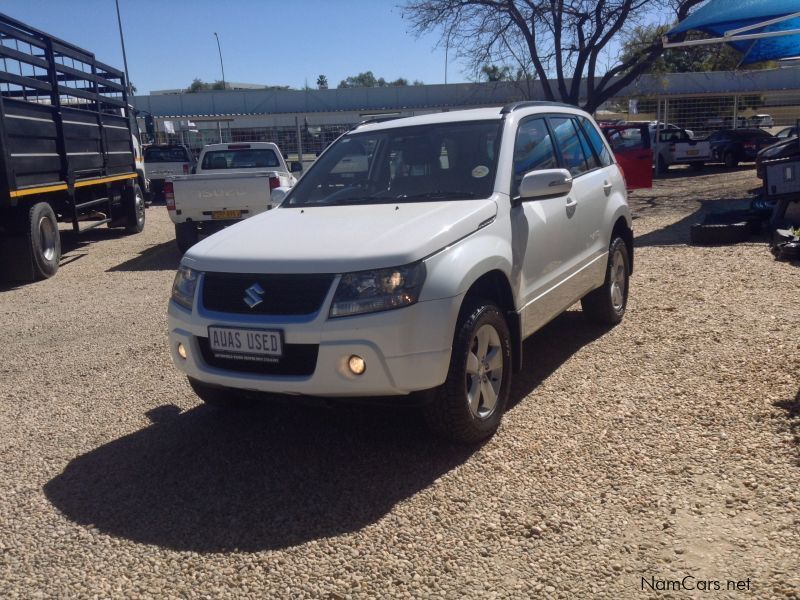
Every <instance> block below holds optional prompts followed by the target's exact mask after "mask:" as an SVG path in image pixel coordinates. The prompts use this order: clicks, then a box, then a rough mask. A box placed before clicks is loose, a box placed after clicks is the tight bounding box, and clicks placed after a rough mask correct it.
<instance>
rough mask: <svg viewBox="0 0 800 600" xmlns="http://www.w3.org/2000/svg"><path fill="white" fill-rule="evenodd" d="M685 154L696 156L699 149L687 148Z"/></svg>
mask: <svg viewBox="0 0 800 600" xmlns="http://www.w3.org/2000/svg"><path fill="white" fill-rule="evenodd" d="M686 154H688V155H689V156H697V155H698V154H700V151H699V150H687V151H686Z"/></svg>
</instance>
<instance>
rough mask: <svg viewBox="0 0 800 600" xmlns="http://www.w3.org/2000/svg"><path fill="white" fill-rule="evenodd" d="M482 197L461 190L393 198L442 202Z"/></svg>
mask: <svg viewBox="0 0 800 600" xmlns="http://www.w3.org/2000/svg"><path fill="white" fill-rule="evenodd" d="M481 197H483V196H481V195H479V194H476V193H475V192H465V191H463V190H457V191H450V190H434V191H432V192H424V193H421V194H410V195H409V194H401V195H399V196H395V199H398V200H416V199H419V198H428V199H430V200H442V199H445V198H481Z"/></svg>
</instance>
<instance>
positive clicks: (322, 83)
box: [317, 75, 328, 90]
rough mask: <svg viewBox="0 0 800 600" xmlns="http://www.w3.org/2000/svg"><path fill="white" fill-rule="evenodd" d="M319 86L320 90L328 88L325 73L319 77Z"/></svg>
mask: <svg viewBox="0 0 800 600" xmlns="http://www.w3.org/2000/svg"><path fill="white" fill-rule="evenodd" d="M317 88H318V89H320V90H327V89H328V78H327V77H326V76H325V75H320V76H319V77H317Z"/></svg>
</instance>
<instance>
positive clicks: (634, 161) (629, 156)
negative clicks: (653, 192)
mask: <svg viewBox="0 0 800 600" xmlns="http://www.w3.org/2000/svg"><path fill="white" fill-rule="evenodd" d="M603 133H604V134H605V136H606V138H607V139H608V141H609V143H610V144H611V149H612V150H613V151H614V156H615V157H616V159H617V163H618V164H619V167H620V169H622V174H623V175H624V176H625V183H626V185H627V188H628V189H629V190H638V189H646V188H651V187H653V150H652V148H651V145H650V128H649V127H648V126H647V125H611V126H606V127H603Z"/></svg>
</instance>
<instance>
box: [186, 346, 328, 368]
mask: <svg viewBox="0 0 800 600" xmlns="http://www.w3.org/2000/svg"><path fill="white" fill-rule="evenodd" d="M197 343H198V344H199V345H200V352H201V353H202V355H203V360H204V361H205V362H206V364H207V365H208V366H210V367H215V368H217V369H225V370H227V371H238V372H240V373H258V374H261V375H295V376H308V375H312V374H313V373H314V370H315V369H316V368H317V355H318V354H319V345H318V344H286V345H284V347H283V356H282V357H281V358H279V359H278V360H277V361H276V362H259V361H249V360H237V359H233V358H218V357H216V356H214V352H213V351H212V350H211V345H210V344H209V342H208V338H205V337H198V338H197Z"/></svg>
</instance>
